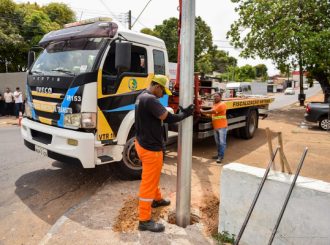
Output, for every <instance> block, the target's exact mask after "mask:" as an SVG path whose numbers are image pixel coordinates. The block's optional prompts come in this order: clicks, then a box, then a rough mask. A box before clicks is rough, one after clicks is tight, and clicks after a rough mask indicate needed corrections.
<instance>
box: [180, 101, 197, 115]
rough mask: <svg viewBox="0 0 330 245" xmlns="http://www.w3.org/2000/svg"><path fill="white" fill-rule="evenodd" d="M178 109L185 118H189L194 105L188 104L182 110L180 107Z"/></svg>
mask: <svg viewBox="0 0 330 245" xmlns="http://www.w3.org/2000/svg"><path fill="white" fill-rule="evenodd" d="M179 108H180V111H182V113H184V114H185V117H189V116H192V115H193V113H194V109H195V106H194V104H190V105H189V106H187V107H186V108H183V107H181V106H179Z"/></svg>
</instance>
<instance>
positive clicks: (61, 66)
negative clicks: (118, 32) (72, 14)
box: [31, 38, 105, 76]
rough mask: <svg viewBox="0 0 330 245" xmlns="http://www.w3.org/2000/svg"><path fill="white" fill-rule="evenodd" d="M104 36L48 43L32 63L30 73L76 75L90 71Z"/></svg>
mask: <svg viewBox="0 0 330 245" xmlns="http://www.w3.org/2000/svg"><path fill="white" fill-rule="evenodd" d="M104 42H105V39H104V38H81V39H74V40H66V41H60V42H54V43H50V44H49V45H48V46H47V47H46V48H45V50H44V51H43V52H42V53H41V54H40V56H39V57H38V59H37V60H36V62H35V63H34V65H33V67H32V69H31V73H32V74H39V75H40V74H43V75H57V76H60V75H71V76H74V75H78V74H80V73H85V72H90V71H91V70H92V67H93V65H94V63H95V60H96V57H97V55H98V53H99V51H100V49H101V48H102V46H103V44H104Z"/></svg>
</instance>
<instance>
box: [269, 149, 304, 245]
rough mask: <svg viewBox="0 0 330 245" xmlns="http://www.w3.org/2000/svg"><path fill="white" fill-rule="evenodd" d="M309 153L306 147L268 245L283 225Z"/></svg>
mask: <svg viewBox="0 0 330 245" xmlns="http://www.w3.org/2000/svg"><path fill="white" fill-rule="evenodd" d="M307 151H308V148H307V147H306V148H305V151H304V153H303V155H302V157H301V159H300V163H299V165H298V168H297V171H296V173H295V175H294V178H293V181H292V183H291V185H290V189H289V192H288V194H287V195H286V198H285V202H284V204H283V207H282V210H281V213H280V216H279V217H278V219H277V221H276V225H275V227H274V229H273V232H272V236H271V237H270V239H269V242H268V245H271V244H272V243H273V240H274V237H275V234H276V232H277V229H278V227H279V225H280V223H281V220H282V217H283V214H284V211H285V209H286V206H287V205H288V202H289V200H290V197H291V193H292V190H293V188H294V186H295V184H296V181H297V178H298V176H299V172H300V170H301V167H302V165H303V163H304V161H305V157H306V154H307Z"/></svg>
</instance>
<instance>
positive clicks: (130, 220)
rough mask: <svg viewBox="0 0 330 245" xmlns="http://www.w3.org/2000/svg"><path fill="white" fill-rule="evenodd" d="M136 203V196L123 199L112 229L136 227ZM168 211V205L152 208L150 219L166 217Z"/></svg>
mask: <svg viewBox="0 0 330 245" xmlns="http://www.w3.org/2000/svg"><path fill="white" fill-rule="evenodd" d="M138 204H139V200H138V198H137V197H129V198H127V199H126V200H125V202H124V204H123V207H122V208H121V209H120V211H119V214H118V216H117V217H116V221H115V225H114V226H113V228H112V230H113V231H115V232H133V231H136V230H137V228H138V221H139V219H138V217H139V215H138ZM168 213H169V208H168V207H159V208H153V209H152V219H153V220H155V221H159V219H161V218H162V219H167V216H168Z"/></svg>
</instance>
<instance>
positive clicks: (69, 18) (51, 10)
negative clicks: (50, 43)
mask: <svg viewBox="0 0 330 245" xmlns="http://www.w3.org/2000/svg"><path fill="white" fill-rule="evenodd" d="M42 9H43V11H44V12H45V14H47V15H48V17H49V19H50V20H51V21H53V22H56V23H57V24H58V25H59V26H63V25H64V24H67V23H71V22H73V21H75V19H76V18H75V13H74V12H73V11H72V10H71V9H70V8H69V7H68V6H67V5H66V4H64V3H50V4H48V5H46V6H45V7H43V8H42Z"/></svg>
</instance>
